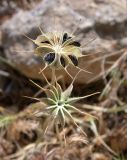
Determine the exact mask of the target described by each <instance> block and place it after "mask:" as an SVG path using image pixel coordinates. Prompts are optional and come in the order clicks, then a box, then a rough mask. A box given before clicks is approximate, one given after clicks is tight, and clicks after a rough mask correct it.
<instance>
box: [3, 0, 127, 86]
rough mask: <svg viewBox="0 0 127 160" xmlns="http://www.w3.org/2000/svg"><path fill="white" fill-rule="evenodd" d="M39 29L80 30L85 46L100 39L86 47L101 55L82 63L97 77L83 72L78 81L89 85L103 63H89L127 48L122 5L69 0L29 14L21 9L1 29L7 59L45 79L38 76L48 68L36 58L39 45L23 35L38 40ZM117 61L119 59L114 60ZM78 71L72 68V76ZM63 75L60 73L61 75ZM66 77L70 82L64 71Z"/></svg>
mask: <svg viewBox="0 0 127 160" xmlns="http://www.w3.org/2000/svg"><path fill="white" fill-rule="evenodd" d="M55 23H56V24H57V25H56V26H55ZM38 26H41V27H42V29H43V30H44V31H51V30H52V29H53V28H55V27H56V28H57V29H58V30H59V29H60V30H67V31H70V32H72V31H73V30H75V28H76V27H77V29H76V33H75V34H76V35H77V36H78V37H79V39H80V40H81V42H82V44H86V43H88V41H89V40H90V39H91V38H92V37H93V36H96V37H97V38H96V40H95V41H93V42H91V43H89V44H87V45H86V46H84V48H83V53H84V54H89V53H95V52H97V51H99V52H101V54H97V55H94V54H93V56H89V57H87V58H85V57H84V58H82V59H81V60H80V67H82V68H83V69H86V68H87V69H88V70H89V71H91V72H92V73H93V74H85V73H83V74H81V75H80V76H79V77H78V80H77V82H78V83H88V82H89V81H91V79H94V78H95V77H96V76H97V75H98V74H100V73H101V72H102V69H101V63H102V61H101V60H99V61H97V62H94V63H89V61H91V60H93V59H96V58H97V57H100V56H101V57H103V56H104V55H105V54H111V53H112V52H115V51H117V45H119V49H120V48H121V47H123V46H122V45H120V43H119V42H120V41H121V42H122V39H125V38H126V35H127V29H126V28H127V16H126V12H125V11H123V10H122V9H120V8H119V7H118V6H115V5H111V4H109V3H108V2H107V3H105V2H104V0H103V1H93V0H90V1H88V0H84V1H83V0H78V1H77V0H73V2H72V1H71V0H70V2H69V0H68V3H67V1H66V0H63V1H62V2H61V1H59V0H43V1H42V2H41V3H40V4H39V5H37V6H35V8H33V9H31V10H29V11H23V10H19V11H18V12H17V13H16V14H14V16H13V17H12V18H10V19H9V20H7V21H5V22H4V23H3V24H2V25H1V27H0V28H1V31H2V46H3V47H4V52H5V56H6V58H7V59H8V60H9V61H10V62H12V63H13V64H14V66H15V68H16V69H17V70H19V71H20V72H21V73H23V74H24V75H26V76H28V77H30V78H36V79H43V76H42V75H40V74H38V72H39V70H40V68H43V66H44V64H43V61H42V58H41V57H37V56H35V55H34V47H35V46H34V45H33V43H32V42H31V41H29V40H28V39H26V38H25V37H24V36H23V35H22V34H26V35H28V36H29V37H31V38H33V39H34V38H36V36H37V35H38V34H40V31H39V29H38ZM122 43H124V42H122ZM17 51H18V52H17ZM28 51H29V52H28ZM117 58H118V56H116V57H115V58H114V60H116V59H117ZM108 67H109V65H108ZM108 67H106V69H108ZM75 72H76V71H75V69H74V68H72V67H71V69H70V73H71V74H72V75H74V74H75ZM60 73H61V72H60V71H58V75H60ZM45 74H46V76H47V77H49V78H50V77H51V72H50V70H47V71H46V72H45ZM63 74H64V77H65V80H70V79H69V77H68V76H67V75H66V74H65V72H64V71H63Z"/></svg>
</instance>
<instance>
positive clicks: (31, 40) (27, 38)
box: [22, 33, 35, 42]
mask: <svg viewBox="0 0 127 160" xmlns="http://www.w3.org/2000/svg"><path fill="white" fill-rule="evenodd" d="M22 35H23V36H25V37H26V38H27V39H29V40H30V41H32V42H35V41H34V40H33V39H32V38H30V37H28V36H27V35H26V34H23V33H22Z"/></svg>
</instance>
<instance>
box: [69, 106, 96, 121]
mask: <svg viewBox="0 0 127 160" xmlns="http://www.w3.org/2000/svg"><path fill="white" fill-rule="evenodd" d="M68 107H69V108H72V109H73V110H75V111H77V112H79V113H81V114H84V115H87V116H90V117H92V118H94V119H97V117H95V116H93V115H91V114H89V113H87V112H83V111H80V110H79V109H77V108H76V107H74V106H72V105H68Z"/></svg>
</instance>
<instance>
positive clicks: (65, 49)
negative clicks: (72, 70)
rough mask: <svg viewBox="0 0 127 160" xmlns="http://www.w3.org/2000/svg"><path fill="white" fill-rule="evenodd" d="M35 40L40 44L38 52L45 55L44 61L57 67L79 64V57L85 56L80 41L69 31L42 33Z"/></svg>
mask: <svg viewBox="0 0 127 160" xmlns="http://www.w3.org/2000/svg"><path fill="white" fill-rule="evenodd" d="M33 42H34V43H35V44H36V45H37V46H38V47H37V48H36V50H35V52H36V54H37V55H40V56H43V57H44V58H43V59H44V62H45V63H48V65H49V66H51V67H52V66H53V67H55V68H56V69H60V68H61V67H62V68H63V67H64V68H65V67H66V66H68V65H69V64H71V65H74V66H77V65H78V58H79V57H82V56H83V55H82V52H81V48H80V46H81V45H80V43H79V42H78V41H76V40H75V37H74V36H73V35H70V34H69V33H67V32H48V33H42V35H39V36H38V37H37V39H36V40H33ZM54 54H55V56H54Z"/></svg>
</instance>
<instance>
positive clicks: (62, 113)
mask: <svg viewBox="0 0 127 160" xmlns="http://www.w3.org/2000/svg"><path fill="white" fill-rule="evenodd" d="M60 112H61V115H62V118H63V124H62V127H63V128H64V126H65V115H64V112H63V109H62V108H61V109H60Z"/></svg>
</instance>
